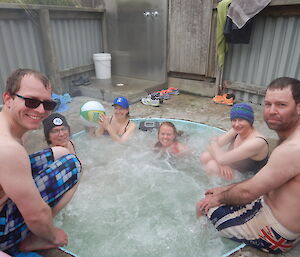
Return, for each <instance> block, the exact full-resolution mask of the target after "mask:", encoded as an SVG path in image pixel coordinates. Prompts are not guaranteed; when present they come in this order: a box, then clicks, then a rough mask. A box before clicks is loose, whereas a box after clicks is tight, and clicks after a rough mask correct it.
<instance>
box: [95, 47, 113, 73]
mask: <svg viewBox="0 0 300 257" xmlns="http://www.w3.org/2000/svg"><path fill="white" fill-rule="evenodd" d="M93 59H94V64H95V71H96V78H97V79H110V78H111V55H110V54H109V53H97V54H93Z"/></svg>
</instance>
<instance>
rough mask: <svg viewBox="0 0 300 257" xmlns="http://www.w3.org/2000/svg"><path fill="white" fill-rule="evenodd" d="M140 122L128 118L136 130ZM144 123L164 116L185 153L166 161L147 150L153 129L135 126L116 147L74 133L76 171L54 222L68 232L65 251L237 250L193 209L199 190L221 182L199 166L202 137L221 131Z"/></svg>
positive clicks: (167, 254) (146, 256) (165, 256)
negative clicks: (76, 180)
mask: <svg viewBox="0 0 300 257" xmlns="http://www.w3.org/2000/svg"><path fill="white" fill-rule="evenodd" d="M143 120H145V119H134V120H133V121H134V122H136V123H137V127H138V126H139V123H140V122H141V121H143ZM147 121H150V122H152V121H159V122H162V121H172V122H173V123H174V124H175V125H176V128H177V129H178V130H180V131H183V134H182V135H181V136H180V137H179V140H180V141H181V142H183V143H185V144H186V145H187V146H188V147H189V148H190V149H191V153H190V154H189V155H188V156H186V157H183V158H174V157H172V156H169V155H167V154H165V155H161V154H160V153H158V152H155V151H153V146H154V144H155V143H156V142H157V130H152V131H146V132H145V131H142V130H137V132H136V134H135V135H134V136H133V137H132V138H131V139H130V141H129V142H128V143H126V144H123V145H121V144H119V143H116V142H113V141H112V140H111V138H110V137H107V136H102V137H99V138H91V137H89V136H88V135H87V134H86V133H84V132H82V133H78V134H77V135H75V136H74V138H73V139H74V142H75V144H76V150H77V152H78V156H79V158H80V160H81V161H82V163H83V166H84V170H83V176H82V179H81V181H80V185H79V187H78V190H77V192H76V194H75V196H74V198H73V199H72V201H71V202H70V203H69V204H68V205H67V207H66V208H65V209H64V210H63V211H62V212H61V213H60V214H59V215H58V216H57V217H56V219H55V222H56V224H57V225H58V226H60V227H62V228H63V229H64V230H65V231H66V232H67V233H68V235H69V245H68V247H67V249H68V250H70V251H72V252H73V253H75V254H77V255H79V256H81V257H93V256H95V257H96V256H97V257H99V256H104V257H109V256H115V257H118V256H122V257H135V256H136V257H152V256H153V257H158V256H159V257H176V256H178V257H183V256H187V257H194V256H195V257H202V256H203V257H207V256H212V257H214V256H222V255H224V254H226V253H228V252H229V251H230V250H232V249H233V248H235V247H238V246H239V244H238V243H235V242H232V241H231V240H228V239H224V238H221V237H220V236H219V235H218V233H217V231H216V230H215V229H214V227H213V226H212V225H211V224H210V222H208V221H207V219H206V218H205V217H202V218H200V219H197V218H196V213H195V204H196V202H197V200H199V199H200V198H201V197H202V196H203V195H204V192H205V191H206V190H207V189H209V188H211V187H215V186H220V185H224V184H227V183H228V182H226V181H224V180H222V179H220V178H217V177H208V176H207V175H206V174H205V173H204V172H203V170H202V168H201V165H200V163H199V154H200V152H202V151H203V150H204V149H205V147H206V145H207V142H208V140H209V138H211V137H213V136H216V135H219V134H221V133H223V131H222V130H220V129H217V128H213V127H210V126H206V125H203V124H199V123H195V122H189V121H182V120H173V119H172V120H167V119H147Z"/></svg>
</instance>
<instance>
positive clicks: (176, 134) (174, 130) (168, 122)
mask: <svg viewBox="0 0 300 257" xmlns="http://www.w3.org/2000/svg"><path fill="white" fill-rule="evenodd" d="M162 126H167V127H170V128H172V129H173V132H174V134H175V138H174V141H177V136H178V132H177V129H176V127H175V125H174V124H173V123H172V122H170V121H164V122H162V123H161V124H160V126H159V128H158V133H157V135H159V133H160V128H161V127H162ZM154 147H155V148H159V147H161V143H160V141H158V142H157V143H156V144H155V145H154Z"/></svg>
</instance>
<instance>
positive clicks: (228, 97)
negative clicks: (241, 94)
mask: <svg viewBox="0 0 300 257" xmlns="http://www.w3.org/2000/svg"><path fill="white" fill-rule="evenodd" d="M234 99H235V95H234V94H224V95H216V96H215V97H214V98H213V101H214V103H216V104H225V105H233V103H234Z"/></svg>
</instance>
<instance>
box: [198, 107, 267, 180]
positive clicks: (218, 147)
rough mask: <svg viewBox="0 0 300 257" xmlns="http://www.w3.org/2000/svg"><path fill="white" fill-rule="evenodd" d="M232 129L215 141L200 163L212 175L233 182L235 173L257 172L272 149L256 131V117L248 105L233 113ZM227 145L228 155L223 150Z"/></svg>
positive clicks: (235, 108) (231, 118)
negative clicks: (254, 123)
mask: <svg viewBox="0 0 300 257" xmlns="http://www.w3.org/2000/svg"><path fill="white" fill-rule="evenodd" d="M230 120H231V126H232V128H231V129H230V130H229V131H228V132H226V133H225V134H223V135H221V136H219V137H217V138H214V139H213V140H212V141H211V142H210V144H209V145H208V148H207V151H206V152H204V153H202V154H201V156H200V161H201V163H202V164H203V165H204V168H205V170H206V171H207V173H209V174H217V175H219V176H222V177H224V178H226V179H233V177H234V170H238V171H240V172H254V173H256V172H258V171H259V170H260V169H261V168H262V167H263V166H264V165H265V164H266V163H267V161H268V157H269V145H268V142H267V140H266V138H265V137H264V136H263V135H262V134H261V133H259V132H258V131H257V130H256V129H255V128H254V127H253V122H254V113H253V109H252V107H251V105H249V104H247V103H238V104H235V105H234V106H233V107H232V108H231V111H230ZM226 145H228V147H227V151H226V150H224V149H223V147H224V146H226Z"/></svg>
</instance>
